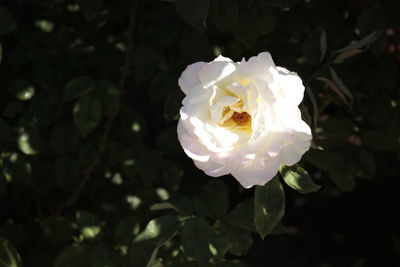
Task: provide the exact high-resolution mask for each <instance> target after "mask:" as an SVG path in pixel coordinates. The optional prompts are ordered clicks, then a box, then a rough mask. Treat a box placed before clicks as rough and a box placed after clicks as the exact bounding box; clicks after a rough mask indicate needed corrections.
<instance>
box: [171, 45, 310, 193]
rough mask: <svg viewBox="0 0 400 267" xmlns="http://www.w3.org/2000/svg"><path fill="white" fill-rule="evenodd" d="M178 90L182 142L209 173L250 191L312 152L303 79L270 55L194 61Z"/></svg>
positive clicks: (198, 165) (180, 138)
mask: <svg viewBox="0 0 400 267" xmlns="http://www.w3.org/2000/svg"><path fill="white" fill-rule="evenodd" d="M179 86H180V87H181V89H182V91H183V92H184V93H185V94H186V97H185V98H184V99H183V101H182V104H183V106H182V108H181V110H180V115H181V117H180V120H179V123H178V139H179V141H180V143H181V145H182V147H183V149H184V151H185V153H186V154H187V155H188V156H189V157H191V158H192V159H193V161H194V163H195V165H196V166H197V167H198V168H199V169H201V170H203V171H204V172H205V173H206V174H207V175H210V176H213V177H217V176H221V175H226V174H232V176H233V177H235V178H236V179H237V180H238V181H239V182H240V183H241V184H242V186H243V187H245V188H249V187H252V186H253V185H264V184H265V183H267V182H268V181H269V180H271V179H272V178H273V177H274V176H275V175H276V173H277V172H278V169H279V165H280V164H284V165H289V166H290V165H293V164H295V163H297V162H298V161H299V160H300V159H301V157H302V155H303V154H304V153H305V152H306V151H307V150H308V149H309V148H310V143H311V139H312V136H311V130H310V127H309V126H308V125H307V124H306V123H305V122H304V121H303V120H302V119H301V113H300V110H299V108H298V105H299V104H300V102H301V101H302V99H303V94H304V86H303V84H302V81H301V79H300V77H299V76H298V75H297V74H296V73H294V72H290V71H288V70H287V69H285V68H282V67H277V66H275V64H274V62H273V60H272V57H271V55H270V54H269V53H267V52H265V53H261V54H259V55H258V56H257V57H252V58H250V59H249V60H248V61H245V60H244V59H243V60H242V62H239V63H236V62H233V61H232V60H230V59H229V58H225V57H222V56H219V57H218V58H216V59H215V60H214V61H212V62H208V63H206V62H197V63H194V64H192V65H189V66H188V67H187V68H186V70H185V71H183V73H182V75H181V77H180V78H179Z"/></svg>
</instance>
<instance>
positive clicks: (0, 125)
mask: <svg viewBox="0 0 400 267" xmlns="http://www.w3.org/2000/svg"><path fill="white" fill-rule="evenodd" d="M10 140H11V129H10V126H9V125H8V123H7V122H6V121H5V120H3V119H1V118H0V149H4V146H6V145H7V144H8V143H9V141H10Z"/></svg>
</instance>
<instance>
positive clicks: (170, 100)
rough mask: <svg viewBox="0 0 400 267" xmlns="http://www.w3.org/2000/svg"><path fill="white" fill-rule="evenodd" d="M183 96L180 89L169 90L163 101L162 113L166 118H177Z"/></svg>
mask: <svg viewBox="0 0 400 267" xmlns="http://www.w3.org/2000/svg"><path fill="white" fill-rule="evenodd" d="M184 96H185V95H184V93H183V92H182V91H181V90H179V91H171V92H169V94H168V96H167V99H166V100H165V102H164V115H165V117H166V118H167V119H169V120H177V119H178V118H179V109H180V108H181V106H182V99H183V98H184Z"/></svg>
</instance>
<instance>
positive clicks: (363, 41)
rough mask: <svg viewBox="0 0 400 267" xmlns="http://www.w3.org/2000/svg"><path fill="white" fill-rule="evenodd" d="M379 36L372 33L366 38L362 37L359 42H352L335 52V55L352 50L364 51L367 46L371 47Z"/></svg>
mask: <svg viewBox="0 0 400 267" xmlns="http://www.w3.org/2000/svg"><path fill="white" fill-rule="evenodd" d="M378 36H379V33H377V32H372V33H371V34H369V35H368V36H366V37H364V38H363V39H361V40H360V41H357V42H353V43H351V44H349V45H348V46H346V47H344V48H342V49H339V50H336V52H337V53H342V52H346V51H351V50H353V49H365V48H367V47H368V46H369V45H371V44H372V43H373V42H374V41H375V40H376V39H377V38H378Z"/></svg>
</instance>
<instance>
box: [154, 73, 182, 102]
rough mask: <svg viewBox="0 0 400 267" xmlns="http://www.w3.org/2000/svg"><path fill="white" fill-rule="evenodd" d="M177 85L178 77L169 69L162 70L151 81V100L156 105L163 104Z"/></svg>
mask: <svg viewBox="0 0 400 267" xmlns="http://www.w3.org/2000/svg"><path fill="white" fill-rule="evenodd" d="M176 87H177V83H176V78H175V77H174V76H173V74H172V73H171V72H169V71H160V72H159V73H157V74H156V75H155V77H154V79H153V80H152V81H151V84H150V88H149V90H148V97H149V101H150V102H151V103H153V104H155V105H159V104H162V103H163V102H164V100H165V98H166V96H167V95H168V93H169V92H170V91H172V90H175V89H176Z"/></svg>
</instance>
